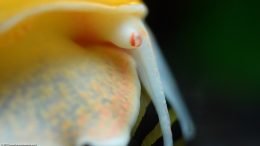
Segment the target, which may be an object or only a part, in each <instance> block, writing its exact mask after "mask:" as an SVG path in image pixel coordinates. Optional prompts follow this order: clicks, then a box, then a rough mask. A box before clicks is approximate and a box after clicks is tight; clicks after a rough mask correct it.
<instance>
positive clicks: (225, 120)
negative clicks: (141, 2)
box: [145, 0, 260, 146]
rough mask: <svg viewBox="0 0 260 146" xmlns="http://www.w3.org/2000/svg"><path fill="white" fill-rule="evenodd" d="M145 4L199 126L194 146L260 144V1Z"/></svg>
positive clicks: (171, 0)
mask: <svg viewBox="0 0 260 146" xmlns="http://www.w3.org/2000/svg"><path fill="white" fill-rule="evenodd" d="M145 3H146V4H147V6H148V8H149V10H150V13H149V15H148V18H147V23H148V24H149V26H150V27H151V29H152V30H153V32H154V34H155V36H156V38H157V40H158V42H159V44H160V46H161V48H162V51H163V53H164V55H165V57H166V60H167V61H168V63H169V64H170V67H171V69H172V71H173V73H174V76H175V78H176V80H177V82H178V85H179V87H180V89H181V92H182V94H183V96H184V99H185V101H186V103H187V105H188V108H189V110H190V112H191V114H192V116H193V119H194V121H195V124H196V127H197V135H196V138H195V139H194V140H193V141H191V142H189V143H188V145H190V146H233V145H236V146H258V145H260V132H259V130H260V113H259V112H260V94H259V93H260V91H259V90H260V40H259V38H260V28H259V26H260V20H259V16H260V10H259V8H258V7H259V5H260V2H258V1H256V0H247V1H243V0H229V1H226V0H215V1H206V0H196V1H195V0H163V1H159V0H146V1H145Z"/></svg>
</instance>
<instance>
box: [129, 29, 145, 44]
mask: <svg viewBox="0 0 260 146" xmlns="http://www.w3.org/2000/svg"><path fill="white" fill-rule="evenodd" d="M142 42H143V39H142V36H141V35H140V34H139V33H135V32H133V33H132V34H131V37H130V44H131V46H132V47H134V48H137V47H140V46H141V45H142Z"/></svg>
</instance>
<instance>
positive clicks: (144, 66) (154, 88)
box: [133, 20, 173, 146]
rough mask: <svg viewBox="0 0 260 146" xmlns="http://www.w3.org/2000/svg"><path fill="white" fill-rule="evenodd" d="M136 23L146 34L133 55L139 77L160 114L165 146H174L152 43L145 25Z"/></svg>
mask: <svg viewBox="0 0 260 146" xmlns="http://www.w3.org/2000/svg"><path fill="white" fill-rule="evenodd" d="M136 22H138V23H140V26H141V30H142V31H143V32H144V33H146V34H144V35H143V37H144V38H143V43H142V46H141V47H140V48H139V49H136V50H133V55H134V58H135V59H136V62H137V66H138V72H139V76H140V78H141V81H142V83H143V85H144V87H145V88H146V90H147V91H148V93H149V95H150V96H151V99H152V101H153V103H154V106H155V109H156V111H157V113H158V117H159V122H160V125H161V128H162V134H163V139H164V145H165V146H172V145H173V140H172V133H171V123H170V118H169V113H168V109H167V105H166V100H165V95H164V93H163V87H162V84H161V80H160V75H159V70H158V67H157V64H156V60H155V55H154V52H153V49H152V45H151V41H150V38H149V36H148V35H147V32H146V29H145V26H144V25H143V23H142V22H141V21H140V20H136Z"/></svg>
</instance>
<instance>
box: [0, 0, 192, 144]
mask: <svg viewBox="0 0 260 146" xmlns="http://www.w3.org/2000/svg"><path fill="white" fill-rule="evenodd" d="M146 14H147V8H146V6H145V5H144V4H143V3H142V2H141V1H139V0H1V1H0V71H1V73H0V129H1V131H0V142H4V143H9V144H13V143H16V144H28V143H29V144H39V145H45V146H58V145H64V146H67V145H68V146H69V145H70V146H71V145H76V146H81V145H85V144H90V145H94V146H96V145H97V146H101V145H104V146H109V145H110V146H123V145H127V144H128V143H129V139H130V136H131V135H130V133H131V130H132V128H133V126H134V124H135V122H136V120H137V117H138V114H139V109H140V97H141V90H146V91H147V92H148V95H149V96H150V98H151V100H152V102H153V104H154V106H155V109H156V111H157V113H158V117H159V121H160V126H161V129H162V134H163V138H164V144H165V146H171V145H173V141H172V133H171V127H170V126H171V124H170V118H169V114H168V109H167V106H166V99H165V95H164V94H166V95H167V96H166V97H167V100H168V101H169V103H170V105H171V106H172V107H173V108H174V110H175V112H176V114H177V117H178V119H179V121H180V124H181V128H182V131H183V135H184V138H186V139H190V138H191V137H192V136H193V133H194V129H193V124H192V122H191V119H190V117H189V115H188V113H187V111H186V108H185V107H184V105H183V103H182V100H181V99H180V97H179V95H178V93H177V90H175V89H176V87H175V84H174V80H173V79H172V77H171V75H170V73H169V69H168V67H167V65H166V64H165V62H164V60H163V57H162V56H161V53H160V50H159V48H158V46H157V45H156V42H155V40H154V39H153V38H152V36H151V35H152V34H151V32H150V31H149V30H148V29H147V26H146V25H145V23H144V22H143V18H144V17H145V16H146ZM157 61H158V62H157ZM157 64H159V65H157ZM141 84H142V85H143V86H142V87H144V89H141Z"/></svg>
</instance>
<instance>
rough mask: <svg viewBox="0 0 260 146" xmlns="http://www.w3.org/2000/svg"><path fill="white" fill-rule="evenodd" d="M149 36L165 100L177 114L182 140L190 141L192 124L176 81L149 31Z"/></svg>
mask: <svg viewBox="0 0 260 146" xmlns="http://www.w3.org/2000/svg"><path fill="white" fill-rule="evenodd" d="M149 36H151V40H152V43H153V48H154V52H155V54H156V57H157V58H156V59H157V63H158V67H159V71H160V77H161V80H162V84H163V88H164V92H165V94H166V99H167V100H168V102H169V103H170V105H171V106H172V107H173V108H174V110H175V112H176V114H177V117H178V120H179V121H180V126H181V129H182V132H183V136H184V138H185V139H186V140H191V139H192V138H193V137H194V135H195V127H194V123H193V121H192V119H191V116H190V114H189V111H188V110H187V107H186V105H185V103H184V101H183V99H182V97H181V94H180V92H179V89H178V87H177V84H176V81H175V79H174V77H173V76H172V73H171V71H170V68H169V66H168V65H167V63H166V60H165V59H164V57H163V54H162V52H161V50H160V47H159V45H158V44H157V42H156V40H155V38H154V36H153V34H152V33H151V31H149Z"/></svg>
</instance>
